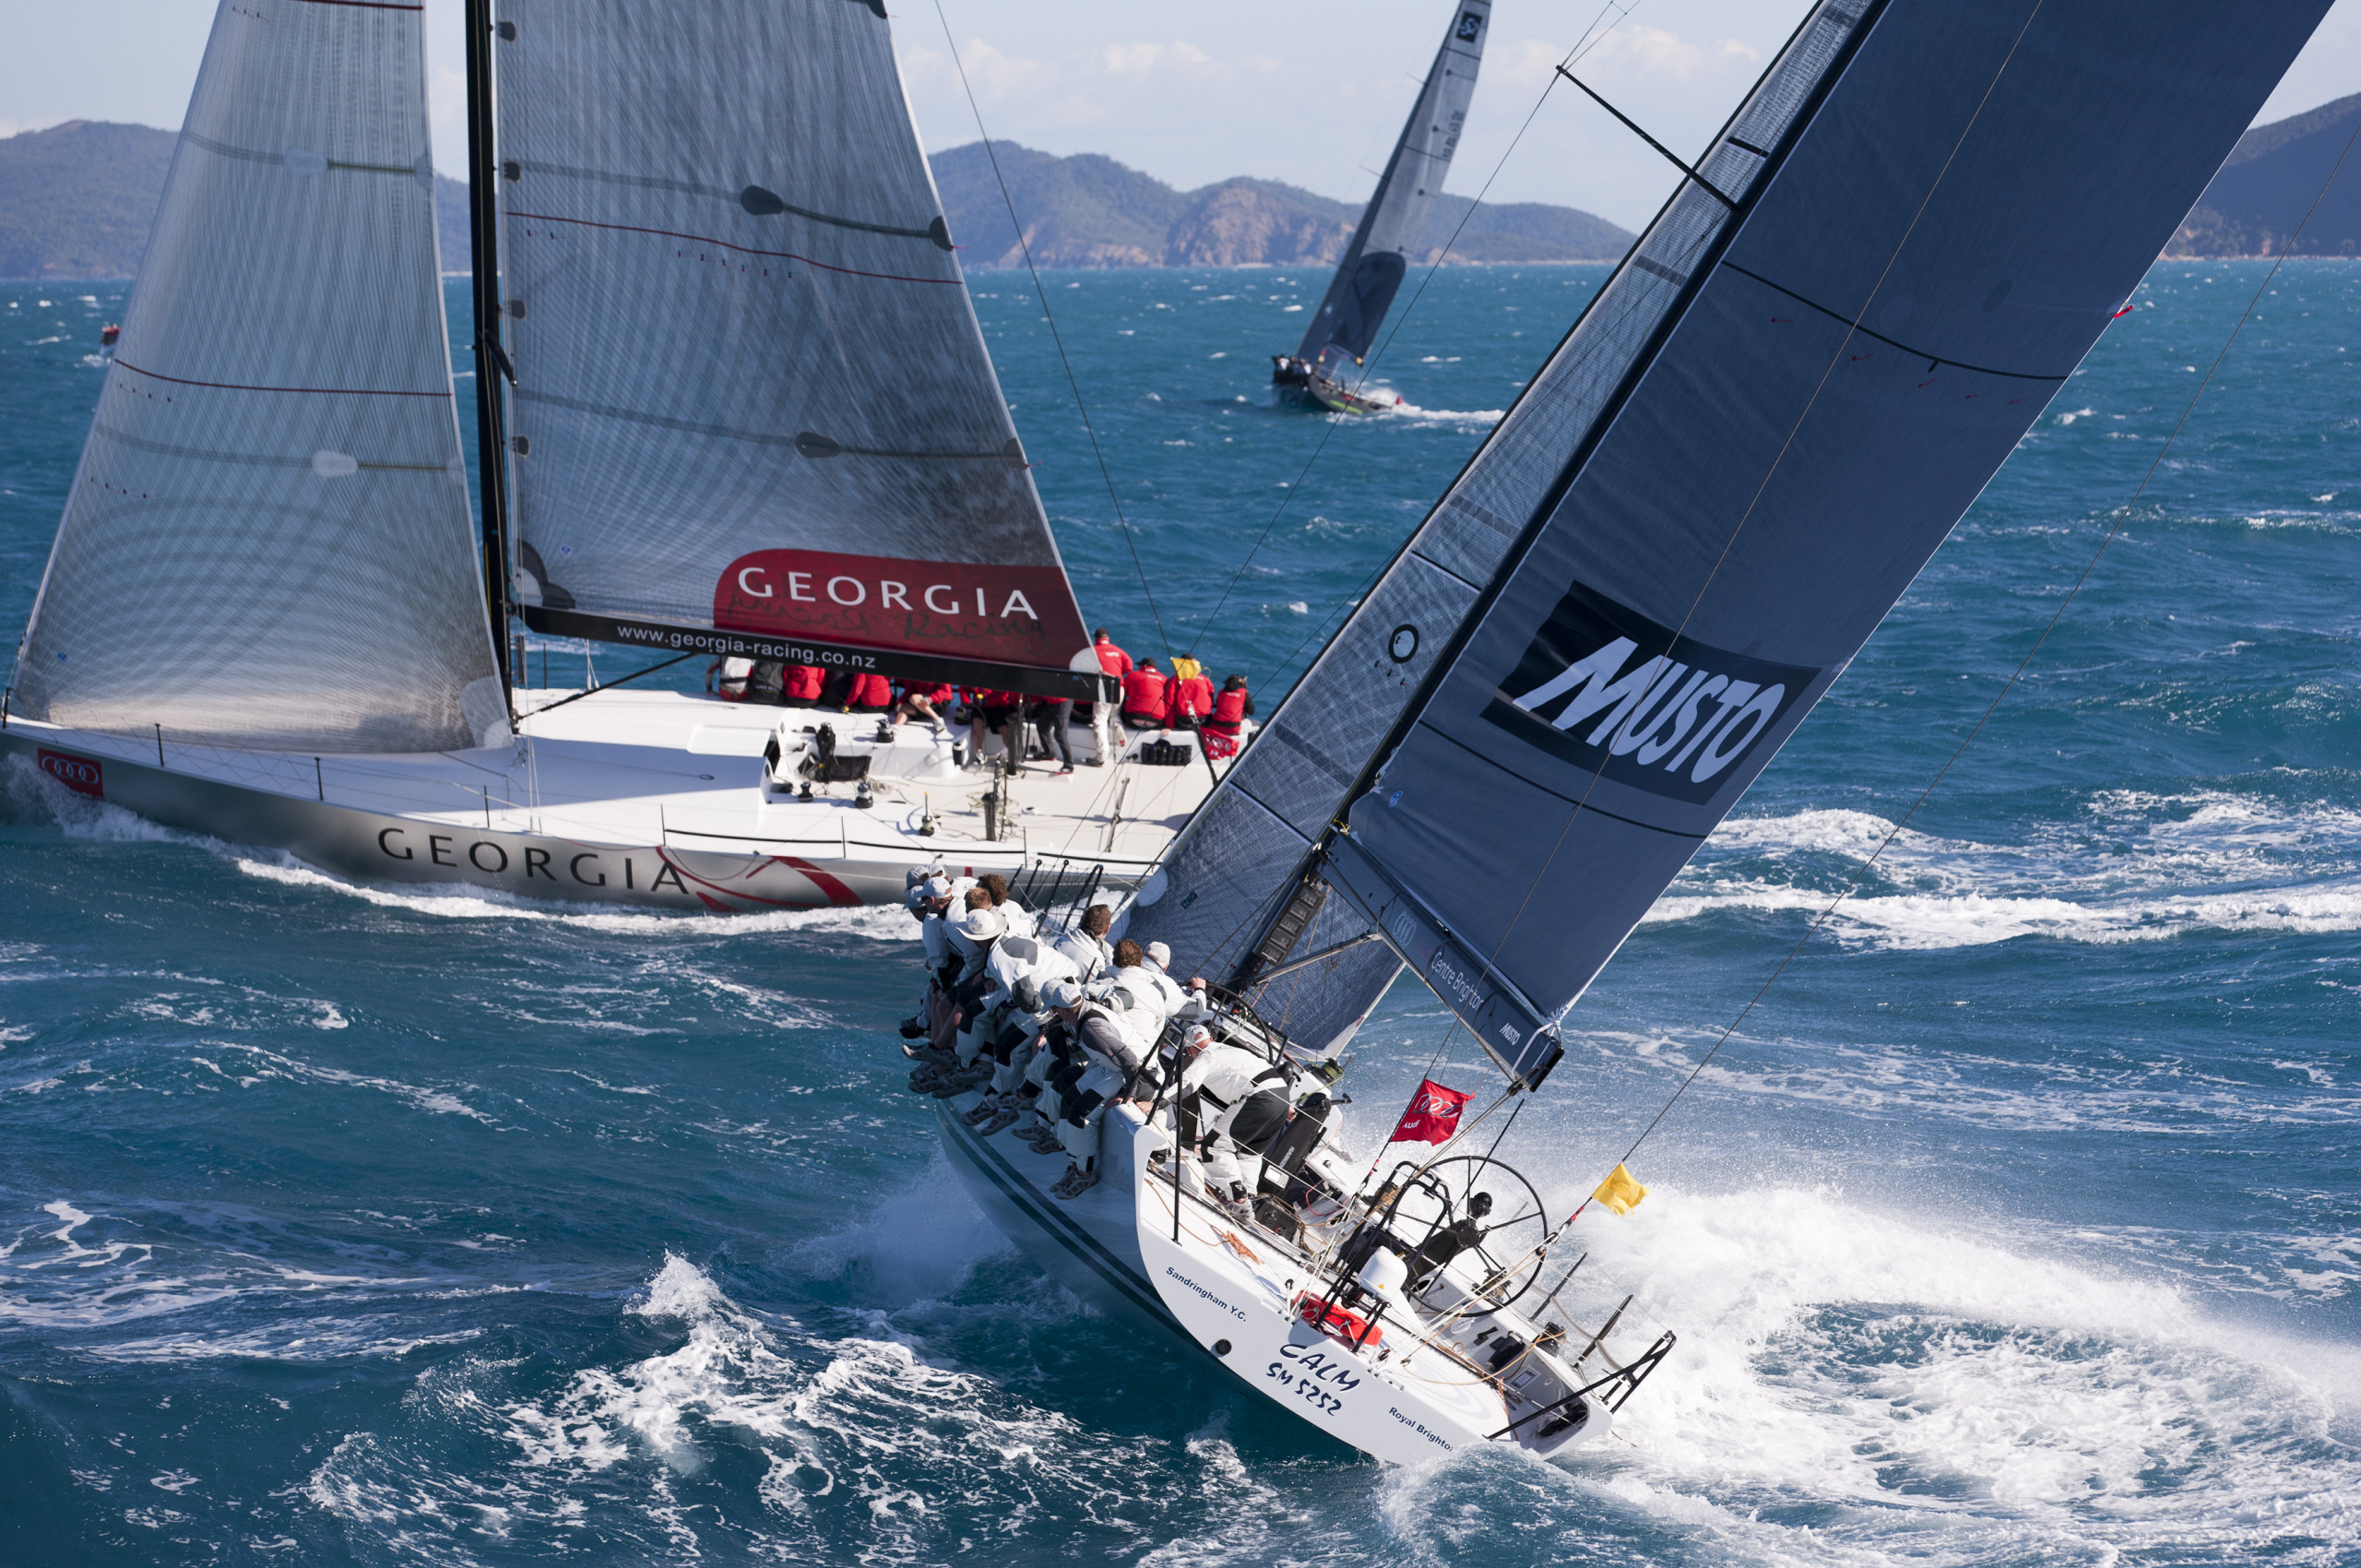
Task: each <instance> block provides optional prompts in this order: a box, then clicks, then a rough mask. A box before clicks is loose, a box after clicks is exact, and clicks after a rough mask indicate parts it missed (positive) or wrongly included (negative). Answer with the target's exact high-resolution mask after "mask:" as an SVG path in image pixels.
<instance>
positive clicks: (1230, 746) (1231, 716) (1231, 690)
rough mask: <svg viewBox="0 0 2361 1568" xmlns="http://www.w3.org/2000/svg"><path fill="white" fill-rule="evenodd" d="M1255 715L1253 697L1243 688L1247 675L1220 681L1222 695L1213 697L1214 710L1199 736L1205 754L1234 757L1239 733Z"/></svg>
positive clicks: (1234, 676)
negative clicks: (1203, 745) (1203, 744)
mask: <svg viewBox="0 0 2361 1568" xmlns="http://www.w3.org/2000/svg"><path fill="white" fill-rule="evenodd" d="M1253 717H1254V699H1253V697H1252V695H1249V694H1248V692H1247V690H1246V677H1245V676H1243V675H1232V676H1230V677H1229V678H1228V680H1226V681H1224V682H1222V683H1221V695H1219V696H1217V697H1216V698H1214V710H1213V713H1212V715H1211V716H1210V717H1208V718H1207V719H1205V722H1204V727H1203V730H1202V734H1201V738H1202V739H1203V740H1204V743H1205V754H1206V755H1207V756H1211V757H1225V756H1236V755H1237V754H1238V735H1239V731H1240V727H1241V726H1243V725H1244V724H1245V722H1246V720H1248V719H1252V718H1253Z"/></svg>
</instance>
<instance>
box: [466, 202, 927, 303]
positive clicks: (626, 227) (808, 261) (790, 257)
mask: <svg viewBox="0 0 2361 1568" xmlns="http://www.w3.org/2000/svg"><path fill="white" fill-rule="evenodd" d="M508 216H509V217H511V218H527V219H530V220H533V221H534V222H537V223H573V224H577V225H579V226H580V227H582V228H585V229H611V230H613V231H614V232H617V233H623V234H655V235H658V236H659V237H661V238H663V239H667V240H688V241H691V242H693V243H694V244H700V245H715V246H718V247H719V248H720V249H722V250H726V251H736V252H737V253H738V254H739V255H767V256H775V257H777V258H778V259H780V260H783V261H800V262H801V263H803V265H804V266H806V267H819V268H821V269H822V270H824V271H827V272H842V273H845V274H847V275H848V276H850V277H854V278H878V279H884V281H886V282H888V283H946V284H949V285H950V286H951V287H953V288H955V289H957V288H964V287H965V286H966V285H965V284H964V283H963V282H962V281H961V280H960V279H956V278H912V277H909V276H908V275H906V274H904V273H899V272H868V271H864V270H862V269H861V268H860V267H837V266H836V265H834V264H833V263H830V262H825V261H814V260H813V258H812V257H810V256H808V255H801V254H800V253H798V252H795V251H764V250H756V249H755V248H754V247H753V246H752V245H733V244H730V242H729V241H728V240H717V239H715V238H714V237H713V236H712V235H710V234H684V233H682V232H680V231H679V230H677V229H647V228H642V227H641V226H640V225H638V224H636V223H599V222H596V221H594V220H591V219H587V218H561V217H559V216H558V215H557V214H556V213H553V212H519V211H517V210H516V208H509V210H508Z"/></svg>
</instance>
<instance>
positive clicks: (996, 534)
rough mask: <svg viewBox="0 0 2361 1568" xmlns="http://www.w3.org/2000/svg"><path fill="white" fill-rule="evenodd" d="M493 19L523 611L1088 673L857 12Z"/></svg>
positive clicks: (760, 652) (735, 639)
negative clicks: (1078, 662)
mask: <svg viewBox="0 0 2361 1568" xmlns="http://www.w3.org/2000/svg"><path fill="white" fill-rule="evenodd" d="M500 14H501V18H502V20H501V24H500V27H499V29H498V31H497V42H495V44H494V48H495V50H496V52H497V60H498V81H499V89H500V103H499V127H500V136H499V161H500V168H501V173H502V176H503V177H502V180H501V198H502V207H503V224H502V238H503V244H504V272H505V281H506V292H507V298H506V309H507V318H506V319H505V320H504V322H503V323H502V326H503V327H504V329H505V333H506V339H507V343H508V346H509V351H510V354H511V355H512V357H513V360H514V363H515V368H516V387H515V389H514V391H513V392H512V393H511V402H510V413H509V420H508V428H509V430H510V431H511V432H512V433H513V438H512V441H511V448H512V450H511V454H510V458H509V461H510V467H511V471H512V473H513V474H514V476H515V477H514V484H513V494H514V496H515V502H514V508H515V510H514V518H515V531H516V537H517V540H518V548H517V565H518V573H517V578H516V585H517V591H518V596H519V599H520V600H521V601H522V604H523V613H524V616H525V619H526V622H527V624H529V625H532V626H534V627H536V628H538V629H544V630H550V631H556V632H561V633H566V634H571V635H576V636H593V637H602V638H607V639H610V640H615V641H622V642H626V643H635V644H638V645H641V646H646V647H682V648H691V647H695V648H712V649H714V650H716V651H738V652H746V653H750V654H753V655H755V656H758V657H760V656H765V655H767V656H770V657H786V658H789V659H799V658H800V659H812V660H815V661H818V660H826V661H850V662H854V663H859V664H863V665H866V666H868V667H872V668H876V669H881V670H885V671H890V672H898V673H909V674H920V675H923V674H933V675H939V676H941V677H942V678H944V679H950V680H966V679H973V680H977V681H978V682H979V683H985V684H992V685H1013V686H1024V687H1027V688H1030V689H1036V690H1042V691H1062V690H1066V689H1068V688H1069V687H1074V685H1075V683H1076V682H1077V681H1080V680H1082V679H1083V678H1082V677H1078V676H1075V675H1073V674H1070V673H1067V671H1068V670H1069V667H1070V666H1072V665H1073V664H1074V661H1075V659H1076V657H1077V656H1081V657H1082V658H1083V659H1085V660H1086V667H1087V668H1088V669H1090V670H1091V671H1096V670H1097V664H1096V661H1095V660H1090V659H1088V653H1087V648H1088V642H1089V639H1088V637H1087V636H1086V635H1085V634H1084V631H1083V626H1082V619H1081V613H1080V612H1079V611H1078V610H1077V609H1076V607H1075V604H1074V592H1073V589H1072V588H1071V587H1070V586H1069V585H1068V583H1067V580H1066V576H1065V572H1064V569H1063V567H1062V564H1060V562H1059V559H1058V552H1057V546H1056V544H1055V543H1054V542H1053V541H1052V540H1051V538H1050V528H1049V521H1048V518H1047V517H1045V516H1044V514H1043V512H1042V509H1041V503H1040V499H1039V497H1038V495H1037V494H1036V493H1035V491H1034V487H1033V481H1032V476H1031V474H1030V472H1029V471H1028V468H1027V462H1026V456H1025V450H1024V447H1023V446H1022V445H1020V444H1019V442H1018V440H1017V435H1016V431H1015V429H1014V425H1013V424H1012V423H1011V422H1010V419H1009V412H1008V406H1007V403H1006V401H1005V400H1004V399H1003V397H1002V395H1001V390H1000V385H999V382H998V380H997V379H996V378H995V376H994V375H993V373H992V366H991V359H990V357H989V355H988V354H987V353H986V351H985V348H984V341H983V336H982V333H981V331H980V329H979V327H978V325H977V322H976V316H975V312H974V309H973V307H972V305H971V304H970V303H969V301H968V298H967V288H966V286H965V282H964V279H962V277H961V274H960V269H959V264H958V262H957V260H956V259H955V256H954V255H953V248H952V237H951V235H950V233H949V232H948V231H947V230H946V228H945V227H944V223H943V208H942V203H941V201H940V200H939V199H938V197H937V196H936V194H935V189H934V183H933V179H932V176H931V173H930V172H929V171H928V168H927V162H926V159H925V157H924V155H923V154H922V153H921V151H920V150H919V142H918V137H917V133H916V131H915V129H914V127H913V126H912V125H911V123H910V116H909V112H908V106H907V104H906V103H905V101H904V99H903V94H902V86H901V79H900V77H899V75H898V73H897V71H896V66H895V62H894V54H893V48H892V39H891V35H890V33H889V30H888V28H887V24H886V21H885V11H884V6H882V5H877V4H872V3H856V0H830V3H822V0H796V3H793V4H787V5H762V6H754V5H744V4H731V5H716V6H688V7H681V6H670V7H661V6H659V7H651V6H645V5H640V4H634V3H628V0H564V3H563V4H561V3H557V0H509V3H507V4H504V6H501V13H500ZM1076 695H1089V693H1088V691H1087V689H1079V690H1077V691H1076Z"/></svg>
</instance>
